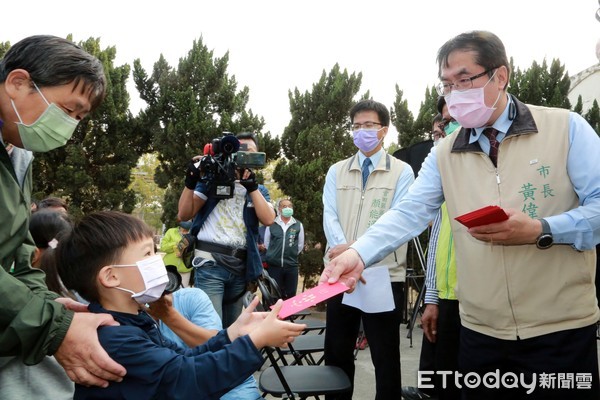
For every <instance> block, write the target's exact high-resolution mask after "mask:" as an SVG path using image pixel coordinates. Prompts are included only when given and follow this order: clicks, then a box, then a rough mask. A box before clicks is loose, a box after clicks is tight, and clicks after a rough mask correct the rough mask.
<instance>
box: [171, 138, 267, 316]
mask: <svg viewBox="0 0 600 400" xmlns="http://www.w3.org/2000/svg"><path fill="white" fill-rule="evenodd" d="M237 139H238V140H239V143H236V142H237V140H235V137H233V136H232V135H230V134H229V135H228V134H226V135H225V136H223V137H222V138H220V139H217V140H214V141H213V145H212V150H213V151H214V150H216V151H214V156H213V155H212V154H211V153H212V152H213V151H210V149H209V151H208V154H206V155H204V156H198V157H194V159H193V160H192V161H191V162H190V164H189V165H188V172H187V175H186V178H185V188H184V189H183V192H182V193H181V196H180V198H179V210H178V215H179V218H180V219H181V220H188V219H190V218H194V220H193V222H192V228H191V233H192V234H193V235H194V236H195V237H196V247H195V253H194V256H195V257H194V260H193V262H192V264H193V266H194V269H195V270H194V274H195V287H199V288H200V289H202V290H204V292H206V294H207V295H208V296H209V297H210V300H211V301H212V303H213V305H214V307H215V310H216V311H217V313H218V314H219V316H220V317H221V320H222V321H223V327H225V328H226V327H228V326H229V325H230V324H231V323H233V322H234V321H235V319H236V318H237V316H238V315H239V314H240V313H241V311H242V295H243V294H244V293H245V291H246V285H247V283H248V282H252V281H255V280H256V279H257V278H258V277H259V276H260V275H261V272H262V263H261V259H260V254H259V251H258V245H257V242H258V225H259V222H260V223H262V224H263V225H266V226H269V225H271V224H272V223H273V221H274V219H275V211H274V210H273V206H272V205H271V204H270V203H269V201H270V198H269V192H268V190H267V189H266V188H265V187H264V186H263V185H259V184H258V183H257V182H256V176H255V174H254V172H253V171H252V170H251V169H249V168H248V164H246V163H244V164H243V165H242V164H241V163H236V161H235V160H236V159H238V157H236V156H237V155H238V154H233V153H236V152H237V150H238V147H239V148H246V150H247V152H248V153H257V152H258V144H257V142H256V138H255V136H254V134H252V133H241V134H239V135H237ZM244 154H246V153H244ZM210 165H215V166H216V167H215V168H211V167H210ZM228 188H230V190H229V189H228Z"/></svg>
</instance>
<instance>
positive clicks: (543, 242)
mask: <svg viewBox="0 0 600 400" xmlns="http://www.w3.org/2000/svg"><path fill="white" fill-rule="evenodd" d="M553 243H554V239H553V238H552V235H542V236H540V237H539V239H538V240H537V247H539V248H540V249H546V248H548V247H550V246H552V244H553Z"/></svg>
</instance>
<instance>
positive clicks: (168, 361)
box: [55, 211, 305, 400]
mask: <svg viewBox="0 0 600 400" xmlns="http://www.w3.org/2000/svg"><path fill="white" fill-rule="evenodd" d="M55 261H56V264H57V265H58V267H59V273H60V275H61V277H62V279H63V282H64V283H65V285H66V286H67V288H69V289H74V290H76V291H77V292H78V293H79V294H80V295H81V296H82V297H83V298H85V299H86V300H89V301H90V305H89V310H90V311H91V312H93V313H108V314H110V315H112V316H113V318H114V319H115V320H116V321H117V322H118V323H119V324H120V325H119V326H107V327H102V328H100V329H99V330H98V337H99V339H100V343H101V344H102V346H103V347H104V349H105V350H106V352H107V353H108V354H109V355H110V356H111V357H113V359H114V360H115V361H117V362H119V363H120V364H122V365H123V366H124V367H125V368H126V369H127V375H126V376H125V377H124V378H123V381H121V382H118V383H112V384H110V385H109V386H108V387H107V388H97V387H86V386H82V385H76V386H75V396H74V398H75V399H140V400H142V399H143V400H146V399H190V398H194V399H217V398H219V397H220V396H222V395H223V394H225V393H226V392H227V391H229V390H231V389H232V388H234V387H235V386H238V385H239V384H241V383H242V382H243V381H244V380H246V379H247V378H248V377H249V376H250V375H252V374H253V373H254V372H255V371H256V370H257V369H258V368H260V366H261V365H262V364H263V357H262V355H261V352H260V349H261V348H262V347H264V346H282V345H283V346H285V345H286V344H287V343H289V342H290V341H292V340H293V338H294V337H295V336H297V335H299V334H300V333H301V332H302V330H303V329H304V327H305V326H304V325H301V324H293V323H290V322H285V321H281V320H279V319H278V318H277V313H278V312H279V310H280V309H281V305H282V302H279V303H278V304H276V305H275V307H274V308H273V311H272V312H271V313H254V312H252V311H253V310H254V308H255V307H256V304H257V300H255V301H254V302H253V303H251V304H250V306H249V307H248V308H247V309H246V310H245V311H244V312H243V313H242V314H241V315H240V317H239V318H238V319H237V320H236V322H235V323H233V324H232V325H231V326H230V327H229V328H228V329H227V330H222V331H219V332H218V333H217V334H216V335H215V336H214V337H212V338H211V339H209V340H208V341H207V342H206V343H205V344H203V345H201V346H197V347H194V348H191V349H183V348H181V347H179V346H178V345H177V344H176V343H174V342H172V341H171V340H169V339H167V338H166V337H164V335H162V334H161V333H160V330H159V329H158V325H157V323H156V322H155V321H154V319H153V318H152V317H151V316H150V315H148V314H147V313H146V312H145V308H146V304H149V303H152V302H154V301H156V300H158V299H159V298H160V297H161V296H162V295H163V293H164V289H165V287H166V285H167V283H168V277H167V271H166V268H165V266H164V263H163V261H162V257H161V256H160V255H156V254H155V253H154V241H153V232H152V230H151V229H150V228H149V227H148V226H147V225H146V224H145V223H144V222H143V221H141V220H139V219H137V218H135V217H133V216H130V215H128V214H124V213H120V212H116V211H104V212H96V213H92V214H89V215H87V216H85V217H84V218H82V220H81V221H80V222H79V223H78V224H77V225H76V226H75V227H74V228H73V231H72V233H71V235H70V236H69V237H67V238H64V239H63V240H61V242H60V243H59V244H58V247H57V248H56V253H55Z"/></svg>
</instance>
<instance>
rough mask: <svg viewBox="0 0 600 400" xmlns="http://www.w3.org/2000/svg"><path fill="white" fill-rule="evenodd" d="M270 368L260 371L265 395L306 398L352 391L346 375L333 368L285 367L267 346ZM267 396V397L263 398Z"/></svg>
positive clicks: (260, 381) (259, 381) (260, 380)
mask: <svg viewBox="0 0 600 400" xmlns="http://www.w3.org/2000/svg"><path fill="white" fill-rule="evenodd" d="M265 350H266V353H267V356H268V357H269V360H270V361H271V366H270V367H267V368H266V369H265V370H264V371H263V372H261V374H260V376H259V379H258V385H259V387H260V390H262V391H263V392H264V393H265V394H270V395H273V396H275V397H282V396H284V395H285V396H287V398H288V399H291V400H296V399H307V398H309V397H314V398H315V399H319V396H325V395H329V394H338V393H344V392H347V391H349V390H350V389H351V387H352V386H351V383H350V380H349V379H348V376H346V373H345V372H344V371H342V370H341V369H340V368H338V367H334V366H330V365H282V366H280V365H279V364H278V363H277V360H276V359H275V356H274V355H273V353H274V350H273V348H270V347H265ZM263 397H264V395H263Z"/></svg>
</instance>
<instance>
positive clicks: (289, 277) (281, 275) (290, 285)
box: [267, 265, 298, 299]
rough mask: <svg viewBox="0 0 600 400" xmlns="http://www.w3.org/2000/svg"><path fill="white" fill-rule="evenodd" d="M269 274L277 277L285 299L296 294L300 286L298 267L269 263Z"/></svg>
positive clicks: (274, 277) (276, 280)
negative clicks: (278, 265)
mask: <svg viewBox="0 0 600 400" xmlns="http://www.w3.org/2000/svg"><path fill="white" fill-rule="evenodd" d="M267 271H269V276H270V277H271V278H273V279H275V282H277V285H278V286H279V290H280V291H281V295H282V297H283V299H289V298H290V297H294V296H295V295H296V289H297V288H298V267H284V268H282V267H275V266H271V265H269V268H268V269H267Z"/></svg>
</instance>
